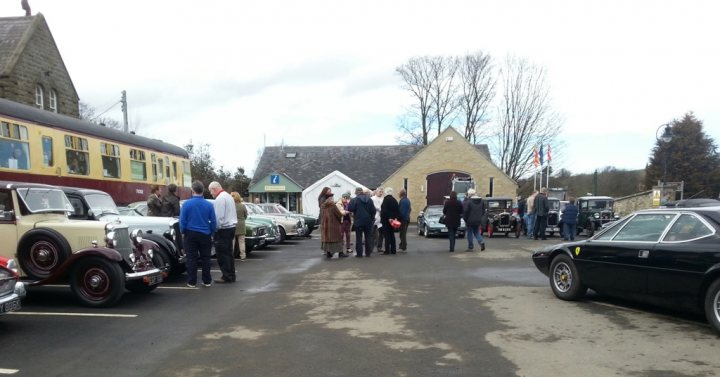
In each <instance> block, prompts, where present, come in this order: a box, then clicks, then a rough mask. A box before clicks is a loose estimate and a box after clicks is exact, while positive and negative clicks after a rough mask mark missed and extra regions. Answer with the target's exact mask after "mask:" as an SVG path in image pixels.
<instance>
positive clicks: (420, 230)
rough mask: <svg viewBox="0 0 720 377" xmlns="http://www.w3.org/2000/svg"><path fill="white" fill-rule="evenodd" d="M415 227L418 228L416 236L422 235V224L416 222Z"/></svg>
mask: <svg viewBox="0 0 720 377" xmlns="http://www.w3.org/2000/svg"><path fill="white" fill-rule="evenodd" d="M417 228H418V236H422V235H423V231H422V226H420V224H418V227H417Z"/></svg>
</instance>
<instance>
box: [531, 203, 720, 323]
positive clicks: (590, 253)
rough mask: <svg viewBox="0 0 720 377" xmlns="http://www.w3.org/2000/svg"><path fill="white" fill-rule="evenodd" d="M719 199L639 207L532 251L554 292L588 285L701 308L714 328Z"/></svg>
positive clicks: (573, 294) (719, 300)
mask: <svg viewBox="0 0 720 377" xmlns="http://www.w3.org/2000/svg"><path fill="white" fill-rule="evenodd" d="M719 232H720V207H707V208H672V209H669V208H668V209H654V210H643V211H639V212H636V213H634V214H632V215H629V216H627V217H625V218H623V219H621V220H619V221H617V222H615V223H614V224H611V225H609V226H608V227H606V228H604V229H602V230H601V231H599V232H598V233H597V234H596V235H595V236H594V237H592V238H590V239H588V240H584V241H578V242H570V243H563V244H559V245H553V246H549V247H546V248H543V249H541V250H539V251H536V252H534V253H533V256H532V259H533V262H534V263H535V266H536V267H537V268H538V269H539V270H540V271H541V272H542V273H543V274H545V275H547V276H548V277H549V280H550V287H551V288H552V290H553V293H554V294H555V296H557V297H558V298H560V299H562V300H578V299H580V298H582V297H583V296H584V295H585V292H586V291H587V289H588V288H590V289H592V290H594V291H595V292H597V293H598V294H601V295H612V296H620V297H623V298H628V299H631V300H638V301H644V302H648V303H651V304H655V305H661V306H669V307H672V308H686V309H689V310H692V311H701V312H702V311H704V312H705V315H706V317H707V320H708V322H710V324H711V325H712V326H713V328H715V330H717V331H718V332H720V252H718V251H719V250H720V234H719Z"/></svg>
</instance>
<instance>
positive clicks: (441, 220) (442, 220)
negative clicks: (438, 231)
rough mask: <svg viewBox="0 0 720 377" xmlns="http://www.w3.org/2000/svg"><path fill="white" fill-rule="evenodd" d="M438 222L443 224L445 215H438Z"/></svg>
mask: <svg viewBox="0 0 720 377" xmlns="http://www.w3.org/2000/svg"><path fill="white" fill-rule="evenodd" d="M438 222H439V223H440V224H445V215H442V216H440V218H439V219H438Z"/></svg>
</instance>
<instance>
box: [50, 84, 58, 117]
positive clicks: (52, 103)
mask: <svg viewBox="0 0 720 377" xmlns="http://www.w3.org/2000/svg"><path fill="white" fill-rule="evenodd" d="M48 108H50V110H52V112H54V113H57V92H56V91H55V89H50V106H48Z"/></svg>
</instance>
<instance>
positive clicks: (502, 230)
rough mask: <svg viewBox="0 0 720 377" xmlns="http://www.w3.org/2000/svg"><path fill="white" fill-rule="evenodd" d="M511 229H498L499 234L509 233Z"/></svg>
mask: <svg viewBox="0 0 720 377" xmlns="http://www.w3.org/2000/svg"><path fill="white" fill-rule="evenodd" d="M509 231H510V228H498V232H509Z"/></svg>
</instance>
